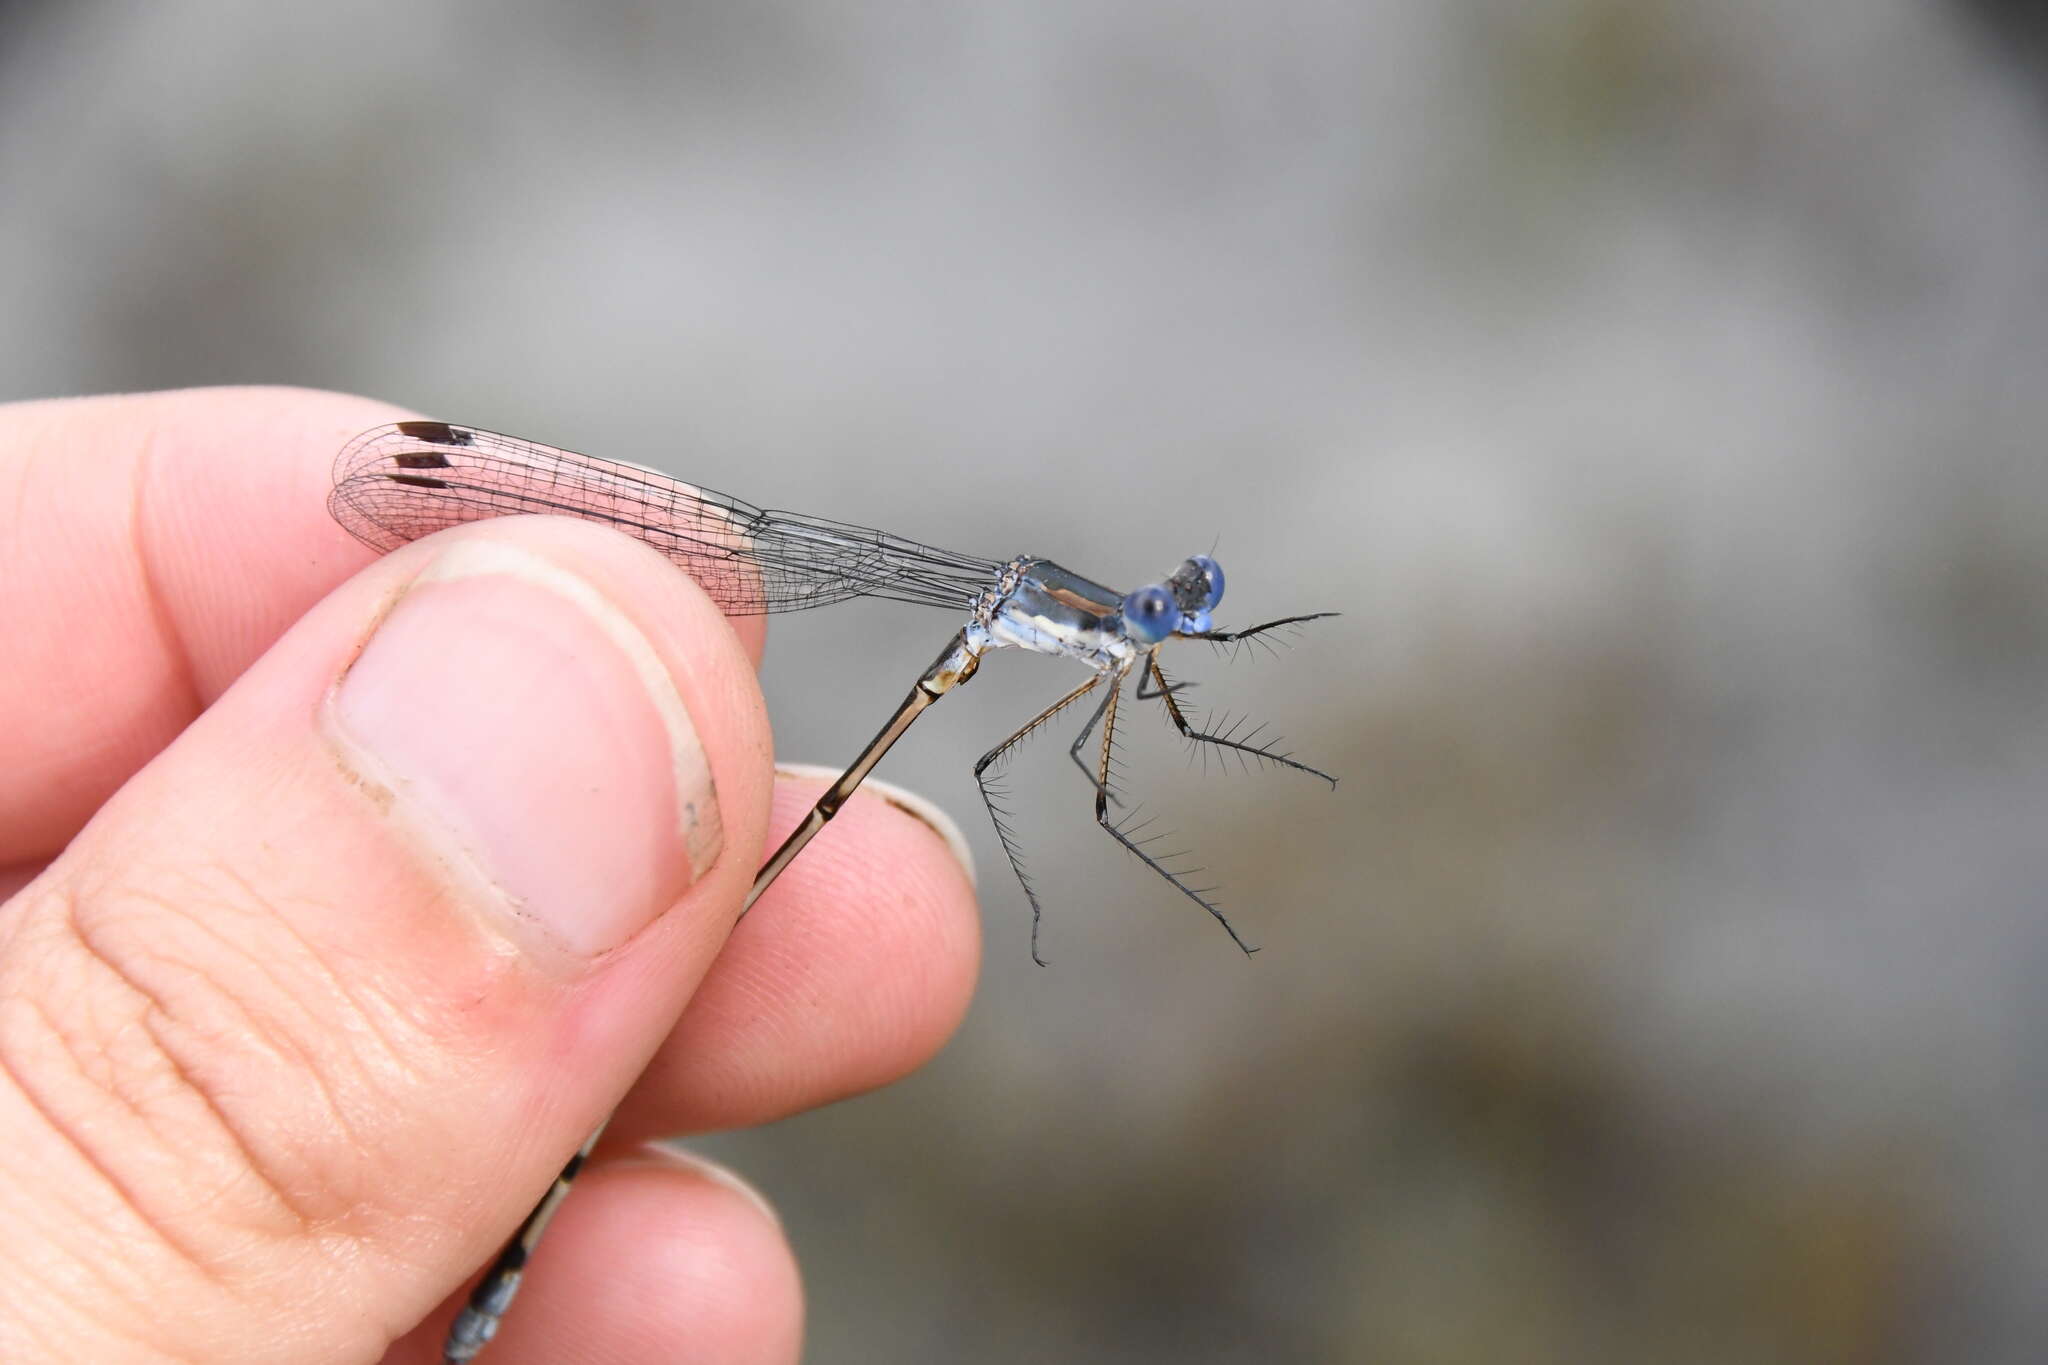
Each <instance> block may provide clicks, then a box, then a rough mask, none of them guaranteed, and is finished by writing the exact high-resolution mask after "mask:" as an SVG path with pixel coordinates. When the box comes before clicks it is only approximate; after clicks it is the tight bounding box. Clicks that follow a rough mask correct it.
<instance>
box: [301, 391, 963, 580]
mask: <svg viewBox="0 0 2048 1365" xmlns="http://www.w3.org/2000/svg"><path fill="white" fill-rule="evenodd" d="M327 505H328V508H329V510H330V511H332V512H333V514H334V519H335V520H336V521H338V522H340V523H341V524H342V525H343V526H344V527H346V528H347V530H348V532H349V533H350V534H351V535H353V536H354V537H355V538H356V539H358V540H360V541H362V542H363V543H364V544H365V545H368V546H370V547H371V548H373V549H376V550H382V551H390V550H395V549H397V548H398V547H399V546H401V545H403V544H405V543H407V542H408V541H413V540H418V539H419V538H420V537H421V536H425V535H430V534H432V533H433V532H435V531H439V530H442V529H444V528H446V527H449V526H456V525H460V524H461V523H463V522H469V521H481V520H483V519H484V518H486V517H503V516H512V515H516V514H519V513H546V514H552V515H556V516H570V517H582V518H583V519H585V520H586V521H597V522H603V523H604V524H605V525H607V526H614V527H617V528H618V529H619V530H622V531H624V532H625V533H626V534H628V535H630V536H633V537H635V538H636V539H638V540H642V541H644V542H646V543H647V544H649V545H651V546H653V547H654V548H655V549H657V550H659V551H661V552H662V553H663V554H665V555H667V556H668V557H669V558H670V559H672V560H674V561H675V562H676V563H677V564H678V565H680V566H681V567H682V568H683V569H684V570H685V571H686V572H687V573H688V574H689V575H690V577H692V578H694V579H696V580H697V582H698V583H699V584H700V585H702V587H703V588H704V590H705V591H706V592H707V593H709V594H710V595H711V598H712V600H713V601H715V602H717V603H718V605H719V606H720V607H721V608H722V609H724V610H725V611H726V612H727V613H729V614H731V615H734V616H757V615H762V614H765V613H769V612H781V611H801V610H803V609H804V608H806V607H821V606H825V605H826V604H828V603H832V602H844V601H846V600H847V599H848V598H852V597H880V598H886V599H889V600H891V601H897V602H913V603H916V604H918V605H920V606H929V607H947V608H951V609H955V610H965V609H966V608H968V607H969V606H971V605H972V603H973V601H974V599H975V597H976V596H978V595H979V594H980V593H981V592H982V590H983V589H985V588H987V587H988V586H989V585H990V584H992V583H994V582H995V580H996V577H997V575H998V574H1000V573H1001V572H1002V568H1003V566H1002V565H1001V564H1000V563H998V562H997V561H995V560H990V559H980V558H977V557H975V556H973V555H963V554H955V553H954V552H952V551H950V550H940V549H936V548H934V547H932V546H930V545H920V544H918V543H917V542H916V541H913V540H905V539H903V538H902V537H901V536H892V535H890V534H889V533H888V532H886V531H873V530H869V529H868V528H867V527H865V526H854V525H851V524H849V523H847V522H842V521H829V520H827V519H825V518H823V517H807V516H803V515H801V514H799V513H794V512H778V511H774V510H771V509H764V508H759V507H755V506H753V505H752V504H750V503H745V502H741V501H740V500H739V499H738V498H731V497H727V496H726V495H725V494H723V493H714V492H712V491H711V490H710V489H708V488H696V487H693V486H691V485H690V484H686V483H683V482H681V481H680V480H678V479H673V478H670V477H669V476H668V475H666V474H662V473H659V472H657V471H655V470H652V469H643V468H641V467H640V466H638V465H631V464H622V463H619V462H617V461H613V460H600V459H596V458H594V457H592V456H589V455H578V454H576V453H574V452H573V451H567V450H557V449H555V448H554V447H553V446H544V445H540V444H538V443H536V442H533V441H522V440H519V439H517V438H516V437H511V436H500V435H498V434H497V433H496V432H490V431H480V430H478V429H477V428H475V427H458V426H450V425H449V424H448V423H446V422H398V423H395V424H393V425H391V426H383V427H377V428H375V429H373V430H370V431H366V432H364V433H363V434H362V435H360V436H358V437H356V438H355V439H354V440H353V441H350V442H349V443H348V445H346V446H345V447H343V448H342V452H341V455H340V457H339V458H338V459H337V460H336V461H335V465H334V492H333V494H332V496H330V497H329V498H328V502H327Z"/></svg>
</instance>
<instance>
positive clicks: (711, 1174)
mask: <svg viewBox="0 0 2048 1365" xmlns="http://www.w3.org/2000/svg"><path fill="white" fill-rule="evenodd" d="M640 1152H641V1156H642V1159H643V1160H651V1161H656V1162H659V1163H660V1164H662V1165H664V1166H671V1167H674V1166H680V1167H682V1168H684V1169H685V1170H690V1171H695V1172H696V1173H697V1174H698V1175H701V1176H703V1177H704V1178H705V1179H706V1180H710V1181H713V1182H715V1183H717V1184H720V1185H723V1186H725V1187H726V1188H727V1189H729V1190H731V1191H732V1192H733V1193H734V1194H738V1195H742V1196H744V1197H745V1198H746V1200H747V1202H749V1203H751V1204H752V1205H753V1206H754V1207H755V1208H757V1209H759V1210H761V1212H763V1213H765V1214H767V1215H768V1221H769V1222H771V1223H773V1224H775V1226H777V1227H781V1226H782V1216H781V1215H780V1214H778V1213H776V1212H775V1206H774V1205H773V1204H771V1203H769V1202H768V1196H767V1195H765V1194H763V1193H761V1192H760V1191H759V1190H757V1189H755V1188H754V1187H753V1186H752V1185H749V1184H748V1183H747V1182H746V1181H745V1180H743V1179H741V1178H740V1176H739V1175H738V1174H737V1173H736V1172H734V1171H733V1169H732V1168H731V1167H729V1166H721V1165H719V1164H718V1163H717V1162H715V1161H713V1160H711V1158H709V1157H707V1156H701V1155H699V1154H698V1153H696V1152H693V1151H691V1150H690V1149H689V1148H687V1147H685V1146H683V1145H682V1144H681V1143H680V1142H677V1141H674V1140H672V1139H659V1140H657V1141H654V1142H649V1143H645V1144H643V1145H642V1146H641V1148H640ZM628 1159H629V1160H630V1158H628Z"/></svg>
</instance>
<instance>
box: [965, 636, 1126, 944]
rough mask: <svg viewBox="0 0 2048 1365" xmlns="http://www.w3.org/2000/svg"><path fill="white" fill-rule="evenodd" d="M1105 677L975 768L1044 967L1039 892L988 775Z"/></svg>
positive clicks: (1036, 719)
mask: <svg viewBox="0 0 2048 1365" xmlns="http://www.w3.org/2000/svg"><path fill="white" fill-rule="evenodd" d="M1104 676H1105V675H1104V674H1101V673H1097V674H1096V675H1095V676H1094V677H1092V678H1090V679H1089V680H1088V681H1087V682H1084V683H1082V684H1081V685H1080V686H1079V687H1077V688H1075V689H1074V690H1073V691H1071V692H1069V693H1067V695H1066V696H1064V697H1061V698H1060V699H1059V700H1058V701H1056V702H1054V703H1053V704H1052V705H1051V706H1048V707H1046V708H1045V709H1044V710H1043V711H1040V712H1039V713H1038V714H1037V715H1036V716H1034V717H1032V718H1031V720H1030V721H1029V722H1028V723H1027V724H1026V725H1025V726H1024V727H1023V728H1022V729H1021V730H1019V731H1017V733H1016V734H1014V735H1011V736H1010V737H1009V738H1008V739H1006V740H1004V741H1003V742H1002V743H1001V744H998V745H996V747H995V748H993V749H990V750H989V751H988V752H987V753H985V754H983V755H982V756H981V761H980V762H978V763H976V764H975V765H974V785H975V786H977V787H979V788H980V789H981V804H982V805H984V806H986V807H988V818H989V819H990V820H991V821H993V822H994V823H995V827H996V838H997V839H999V840H1001V841H1002V845H1003V855H1004V856H1005V857H1007V858H1008V859H1009V860H1010V871H1011V872H1013V873H1015V874H1016V877H1017V884H1018V885H1019V886H1022V887H1023V888H1024V899H1025V900H1027V901H1029V902H1031V960H1032V961H1033V962H1036V963H1037V964H1038V965H1039V966H1041V967H1043V966H1044V965H1045V959H1044V958H1042V957H1040V956H1039V955H1038V921H1039V917H1040V912H1039V906H1038V889H1037V888H1036V887H1034V886H1033V885H1032V884H1031V876H1030V874H1029V873H1027V872H1026V871H1025V870H1024V854H1023V850H1021V849H1019V848H1018V847H1017V840H1016V836H1015V835H1014V833H1013V832H1012V831H1011V829H1010V825H1009V819H1008V817H1009V811H1007V810H1005V809H1004V808H1003V807H1001V806H999V805H997V804H996V789H995V787H994V785H993V784H992V782H991V781H990V779H989V778H988V776H987V773H988V769H989V767H990V766H991V765H993V764H996V763H1000V762H1002V761H1003V758H1004V757H1005V756H1006V755H1007V754H1009V753H1010V751H1011V750H1013V749H1015V748H1016V747H1017V746H1018V745H1019V744H1021V743H1023V742H1024V741H1025V740H1026V739H1028V738H1029V737H1030V736H1032V735H1033V734H1035V733H1037V731H1038V730H1039V729H1040V728H1041V727H1042V726H1044V725H1045V724H1046V723H1047V722H1049V721H1050V720H1051V719H1052V718H1053V717H1054V716H1057V715H1058V714H1059V713H1060V712H1062V711H1064V710H1066V709H1067V708H1068V707H1069V706H1072V705H1073V704H1074V703H1075V702H1077V701H1079V700H1081V698H1083V697H1085V696H1087V695H1088V694H1089V693H1090V692H1093V691H1094V690H1095V689H1096V688H1097V687H1100V686H1101V685H1102V679H1103V678H1104Z"/></svg>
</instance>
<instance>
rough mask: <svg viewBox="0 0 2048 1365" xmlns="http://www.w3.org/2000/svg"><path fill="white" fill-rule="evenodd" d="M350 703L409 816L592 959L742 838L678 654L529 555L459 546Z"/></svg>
mask: <svg viewBox="0 0 2048 1365" xmlns="http://www.w3.org/2000/svg"><path fill="white" fill-rule="evenodd" d="M330 708H331V716H332V722H333V728H334V729H335V731H336V732H337V735H338V737H339V738H340V740H341V741H342V744H341V748H342V750H343V757H344V759H345V760H346V761H348V762H349V763H350V764H351V766H353V767H355V768H356V769H357V772H358V774H359V775H360V776H361V777H362V778H363V779H364V780H365V781H366V782H368V783H371V784H373V785H375V786H378V787H381V788H383V789H385V790H387V791H388V792H389V793H390V794H391V798H392V800H391V807H390V808H391V811H392V813H393V816H394V818H397V819H399V820H402V821H404V822H405V823H407V824H408V825H409V826H410V827H411V828H412V830H413V832H415V833H416V834H417V835H418V836H419V837H420V838H421V839H423V840H424V841H426V842H427V843H428V844H429V846H430V847H431V848H432V849H433V850H434V851H436V852H438V853H440V854H441V855H442V856H443V857H444V858H445V859H446V860H447V861H448V862H449V863H450V864H451V865H456V866H459V867H462V868H465V869H466V870H468V871H470V872H472V873H474V874H475V875H477V876H480V877H481V878H482V879H483V880H484V881H486V882H488V883H490V885H491V886H492V887H494V888H495V889H496V891H497V893H498V894H497V895H496V896H488V897H485V899H487V900H494V901H496V902H497V903H498V904H499V905H501V906H502V907H503V908H504V909H505V910H507V911H508V912H509V913H510V914H511V915H512V916H513V918H514V920H515V921H516V922H517V923H519V924H530V925H534V926H538V927H539V928H540V929H541V930H542V931H543V932H544V934H545V935H546V936H548V937H549V938H551V939H553V940H554V941H556V942H557V943H559V944H560V945H562V946H564V947H567V948H568V949H570V950H571V951H573V952H577V953H582V954H595V953H600V952H603V951H605V950H606V949H609V948H615V947H617V946H618V945H619V944H621V943H624V942H625V941H626V940H627V939H629V938H631V937H632V936H633V935H634V934H635V933H637V932H639V930H640V929H642V928H644V927H645V926H646V925H647V924H648V923H650V922H651V921H652V920H653V919H654V918H655V917H656V916H658V915H659V914H660V913H661V912H662V911H663V910H665V909H667V908H668V906H669V905H671V904H672V903H673V902H674V901H675V900H676V898H677V897H678V896H680V895H681V894H682V893H683V891H684V890H685V889H687V888H688V887H689V886H690V884H691V883H692V882H694V881H695V880H696V879H697V878H698V877H701V876H702V875H703V874H704V872H705V871H706V870H707V869H708V868H709V867H710V866H711V864H712V862H713V860H715V859H716V858H717V856H718V851H719V848H720V847H721V845H722V843H723V840H724V828H723V825H722V823H721V822H720V819H719V812H718V796H717V792H716V791H715V790H714V789H713V786H712V781H711V768H710V765H709V764H708V763H707V762H706V760H705V757H704V746H703V745H702V744H701V743H700V742H699V740H698V737H697V731H696V728H695V727H694V726H693V725H692V724H691V722H690V713H689V711H688V710H687V709H686V708H685V707H684V705H683V700H682V697H681V695H680V694H678V692H677V691H676V687H675V683H674V681H673V680H672V679H671V678H670V676H669V673H668V670H667V669H666V668H665V667H664V666H663V665H662V662H661V658H660V655H659V654H657V653H656V652H655V649H654V647H653V646H652V645H651V644H649V643H648V641H647V638H646V636H644V635H642V634H641V633H640V631H639V630H638V628H637V627H635V626H634V625H633V623H632V621H631V619H630V618H629V617H628V616H627V615H626V614H625V613H624V612H622V611H621V610H619V608H618V607H617V606H615V605H614V604H613V603H612V602H610V601H609V600H608V599H607V598H606V597H605V596H604V594H603V593H601V592H600V591H599V590H598V589H597V588H596V587H595V586H593V585H592V584H591V583H590V582H589V581H588V580H586V579H584V578H581V577H579V576H577V575H576V574H574V573H572V572H570V571H569V570H567V569H565V568H563V567H562V566H561V565H559V564H556V563H554V562H553V561H551V560H546V559H542V558H540V557H539V556H537V555H534V554H531V553H529V552H528V551H526V550H523V549H521V548H518V547H517V546H513V545H509V544H505V543H503V542H499V541H495V540H489V539H473V540H465V541H462V542H459V543H458V544H456V545H453V546H451V547H450V548H449V549H447V550H446V551H444V552H443V553H442V554H441V556H440V558H438V559H436V560H435V561H434V562H433V563H432V564H431V565H429V566H428V567H427V569H426V571H425V572H423V573H422V574H420V576H419V577H418V578H416V579H414V580H413V582H412V584H411V585H410V586H409V587H408V588H407V589H406V591H405V595H404V596H403V597H401V598H400V599H399V600H398V602H397V604H396V605H395V606H393V607H392V609H391V610H390V612H389V613H387V614H386V615H385V617H384V619H383V620H382V621H381V622H379V623H378V625H377V628H376V632H375V634H373V635H372V636H371V637H370V639H369V641H368V643H366V644H365V645H364V647H363V649H362V651H361V653H360V654H359V655H358V656H357V658H356V660H355V662H354V664H352V665H351V666H350V668H349V670H348V672H347V673H346V674H344V675H343V676H342V679H341V682H340V683H339V685H338V686H337V687H336V688H335V690H334V693H333V696H332V698H331V701H330Z"/></svg>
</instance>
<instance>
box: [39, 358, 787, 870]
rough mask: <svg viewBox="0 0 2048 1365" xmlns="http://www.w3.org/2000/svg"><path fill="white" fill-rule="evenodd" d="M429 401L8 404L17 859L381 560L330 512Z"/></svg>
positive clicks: (750, 626) (252, 397)
mask: <svg viewBox="0 0 2048 1365" xmlns="http://www.w3.org/2000/svg"><path fill="white" fill-rule="evenodd" d="M411 415H413V414H410V413H407V412H405V411H403V410H402V409H398V408H395V407H392V406H391V405H389V404H386V403H380V402H376V401H374V400H372V399H367V398H358V397H354V396H351V395H348V394H336V393H321V392H317V391H311V390H305V389H283V388H224V389H191V390H184V391H179V392H172V393H159V394H139V395H127V396H118V397H104V398H82V399H59V400H53V401H46V402H33V403H18V404H12V405H8V406H5V407H0V621H4V622H6V623H7V629H6V632H5V634H4V636H0V640H4V643H0V665H4V666H0V868H5V867H7V866H8V865H11V864H17V863H24V862H35V861H40V860H42V859H46V858H49V857H51V856H52V855H54V854H55V853H56V852H57V851H58V850H59V849H61V848H62V847H63V846H64V845H65V844H66V843H67V842H69V840H70V839H71V837H72V836H73V835H74V834H76V833H77V831H78V830H79V829H80V828H81V827H82V826H83V825H84V823H85V821H86V820H87V819H88V818H89V817H90V816H91V815H92V813H93V811H95V810H96V809H98V808H99V806H100V805H101V804H102V803H104V802H105V801H106V799H107V798H108V797H109V796H110V795H111V794H112V793H113V792H114V790H115V789H116V788H117V787H119V786H120V785H121V783H122V782H124V781H126V780H127V778H128V777H129V776H130V775H131V774H132V773H134V772H135V771H136V770H137V769H138V768H140V767H141V766H142V765H143V764H144V763H146V762H147V761H148V760H149V759H150V758H151V757H152V756H154V755H155V754H156V753H157V752H158V751H159V750H161V749H162V748H163V747H164V746H165V745H166V744H168V743H169V742H170V741H171V739H172V738H174V737H175V736H176V735H177V734H178V733H179V732H180V731H181V730H183V729H184V728H185V726H186V725H188V724H189V723H190V722H191V721H192V719H193V718H194V717H195V716H197V715H198V714H199V713H200V712H201V711H203V710H204V709H206V707H207V706H208V705H209V704H210V703H211V702H212V701H213V699H214V698H215V697H217V696H219V695H220V693H221V692H222V691H223V690H224V689H225V688H226V687H227V685H228V684H229V683H231V682H232V681H234V679H235V678H236V677H238V676H239V675H240V674H241V673H242V671H243V670H244V669H245V668H246V667H248V665H249V663H250V662H251V661H252V660H254V659H255V658H257V657H258V656H259V655H260V654H262V652H263V651H264V650H265V649H267V648H268V647H269V646H270V644H271V643H272V642H273V641H274V640H276V639H277V638H278V637H279V636H280V635H282V634H283V633H284V630H285V628H286V627H288V626H289V625H290V624H291V623H292V622H293V621H295V620H297V619H298V618H299V617H300V616H301V615H302V614H304V612H305V611H306V610H307V609H308V608H310V607H311V606H312V605H313V604H314V603H316V602H318V601H319V600H320V599H321V598H322V597H324V596H326V594H327V593H328V592H329V591H330V590H331V589H333V588H334V587H335V586H336V585H337V584H339V583H341V582H342V581H343V580H345V579H346V578H348V577H349V576H350V575H351V574H353V573H355V572H356V571H357V570H358V569H361V568H362V567H363V566H364V565H365V564H367V563H368V562H369V561H370V560H371V559H373V558H375V552H374V551H372V550H370V549H369V548H367V547H366V546H363V545H361V544H358V543H357V542H356V541H355V540H354V539H353V538H352V537H351V536H349V534H348V533H347V532H346V531H344V530H342V529H341V528H340V527H339V526H337V525H336V524H335V523H334V521H333V519H332V518H331V517H330V516H329V515H328V513H327V493H328V487H329V481H330V479H331V477H332V474H331V471H332V468H333V464H334V458H335V454H336V452H337V451H339V450H340V449H341V447H342V446H343V444H345V443H346V442H347V441H348V439H349V438H350V437H352V436H354V435H355V434H357V433H358V432H361V431H363V430H365V429H367V428H369V427H372V426H376V425H378V424H380V423H384V422H389V421H393V420H395V419H398V418H403V417H407V416H411ZM735 626H736V628H737V629H738V630H739V631H740V635H741V639H742V640H743V642H744V643H745V644H746V646H747V648H748V651H749V652H750V653H751V654H752V655H753V656H754V657H755V658H756V660H758V658H759V655H760V648H761V639H762V628H761V624H760V622H759V621H758V620H756V619H742V620H740V621H737V622H735Z"/></svg>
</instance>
